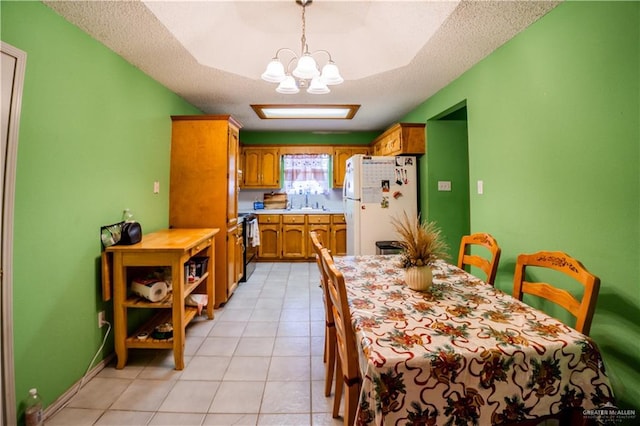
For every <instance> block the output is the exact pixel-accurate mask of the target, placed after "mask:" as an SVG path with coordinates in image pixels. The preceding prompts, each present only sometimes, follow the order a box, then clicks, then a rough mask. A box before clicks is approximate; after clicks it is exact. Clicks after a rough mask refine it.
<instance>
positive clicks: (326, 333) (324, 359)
mask: <svg viewBox="0 0 640 426" xmlns="http://www.w3.org/2000/svg"><path fill="white" fill-rule="evenodd" d="M328 350H329V327H327V326H325V327H324V353H323V354H322V362H324V363H326V362H327V358H328V357H327V351H328Z"/></svg>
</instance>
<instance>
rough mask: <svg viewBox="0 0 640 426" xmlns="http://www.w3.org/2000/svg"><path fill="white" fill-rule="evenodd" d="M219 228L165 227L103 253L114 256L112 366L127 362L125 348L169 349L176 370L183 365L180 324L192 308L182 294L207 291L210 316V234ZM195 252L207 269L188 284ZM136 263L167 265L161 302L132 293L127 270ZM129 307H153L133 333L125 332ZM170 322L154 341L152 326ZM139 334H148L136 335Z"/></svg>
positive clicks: (212, 244)
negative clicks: (169, 331) (167, 284)
mask: <svg viewBox="0 0 640 426" xmlns="http://www.w3.org/2000/svg"><path fill="white" fill-rule="evenodd" d="M218 231H219V230H218V229H206V228H203V229H166V230H163V231H158V232H153V233H150V234H146V235H144V236H143V237H142V241H140V242H139V243H137V244H133V245H115V246H111V247H108V248H107V249H106V252H107V253H108V254H110V255H111V256H112V257H113V261H112V271H113V322H114V345H115V351H116V355H117V358H118V360H117V364H116V368H118V369H121V368H124V366H125V365H126V364H127V357H128V351H129V349H130V348H137V349H172V350H173V358H174V362H175V368H176V370H182V369H183V368H184V345H185V327H186V326H187V324H188V323H189V322H190V321H191V320H192V319H193V318H194V317H195V316H196V314H197V308H196V307H192V306H185V298H186V297H187V296H188V295H189V294H192V293H203V294H206V295H207V307H206V313H207V316H208V317H209V319H213V316H214V312H213V306H214V287H215V286H214V274H213V273H212V271H214V270H215V269H216V265H215V240H216V239H218V238H215V235H216V234H217V233H218ZM194 256H198V257H208V258H209V260H208V267H207V272H205V273H204V274H202V276H201V277H199V278H197V279H196V280H195V281H193V282H189V281H187V279H186V277H185V264H186V263H187V262H188V261H189V259H191V258H192V257H194ZM140 267H169V268H170V269H171V283H172V291H171V292H170V293H169V294H168V295H167V296H166V297H165V298H164V299H162V300H160V301H158V302H151V301H148V300H146V299H143V298H141V297H138V296H136V295H135V294H132V293H131V292H130V290H129V282H130V281H131V280H133V279H134V278H136V277H135V276H134V275H133V273H132V274H129V272H130V271H135V270H136V269H137V268H140ZM134 308H144V309H154V310H157V314H156V315H154V316H153V317H152V318H151V319H150V320H149V321H147V322H146V323H144V324H143V325H142V326H141V327H139V328H138V329H137V330H136V331H135V332H133V333H132V334H130V335H129V334H128V331H129V326H128V315H129V311H130V310H131V309H134ZM164 323H171V324H172V326H173V336H172V337H170V338H167V339H156V338H154V336H152V332H153V331H154V329H155V327H156V326H157V325H160V324H164ZM142 333H146V335H147V336H148V337H146V338H139V336H141V334H142Z"/></svg>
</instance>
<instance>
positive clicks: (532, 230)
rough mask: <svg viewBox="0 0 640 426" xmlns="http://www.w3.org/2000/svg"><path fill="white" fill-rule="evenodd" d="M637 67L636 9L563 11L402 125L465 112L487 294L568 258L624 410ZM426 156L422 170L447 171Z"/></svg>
mask: <svg viewBox="0 0 640 426" xmlns="http://www.w3.org/2000/svg"><path fill="white" fill-rule="evenodd" d="M639 64H640V3H639V2H565V3H562V4H560V5H559V6H558V7H557V8H555V9H554V10H553V11H551V12H550V13H549V14H547V15H546V16H545V17H544V18H542V19H541V20H539V21H538V22H537V23H535V24H534V25H532V26H531V27H529V28H528V29H527V30H525V31H524V32H522V33H521V34H520V35H518V36H517V37H515V38H514V39H513V40H511V41H509V42H508V43H506V44H505V45H504V46H502V47H500V48H499V49H498V50H496V51H495V52H494V53H493V54H491V55H490V56H489V57H487V58H486V59H485V60H483V61H482V62H480V63H479V64H477V65H476V66H475V67H473V68H472V69H471V70H469V71H468V72H466V73H465V74H463V75H462V76H461V77H460V78H458V79H457V80H455V81H454V82H452V83H451V84H449V85H448V86H447V87H445V88H444V89H442V90H441V91H440V92H439V93H437V94H436V95H435V96H433V97H431V98H429V99H428V100H426V101H425V102H424V103H423V104H422V105H420V106H419V107H418V108H416V109H415V110H414V111H412V112H411V113H409V114H408V115H407V116H405V117H404V118H403V121H409V122H420V121H421V122H427V120H429V119H431V118H433V117H436V116H438V115H439V114H441V113H442V112H443V111H446V110H447V109H450V108H451V107H452V106H454V105H458V104H460V103H461V102H463V101H466V105H467V113H468V138H469V142H468V143H469V185H470V187H471V194H470V224H471V231H472V232H479V231H486V232H490V233H491V234H493V235H494V236H495V237H496V238H497V240H498V242H499V243H500V245H501V246H502V249H503V251H502V259H501V262H500V269H499V272H498V277H497V280H496V287H498V288H500V289H503V290H505V291H506V292H508V293H511V291H512V287H513V281H512V280H513V270H514V265H515V259H516V257H517V255H518V254H519V253H531V252H535V251H538V250H562V251H565V252H567V253H569V254H571V255H573V256H575V257H577V258H579V259H581V260H582V262H583V263H584V264H585V265H586V266H587V268H589V269H590V270H591V271H592V272H593V273H595V274H597V275H598V276H599V277H600V278H601V280H602V285H601V289H600V296H599V298H598V305H597V309H596V314H595V318H594V324H593V327H592V331H591V336H592V337H593V338H594V340H595V341H596V342H597V343H598V345H599V346H600V348H601V349H602V351H603V352H604V357H605V363H606V366H607V368H608V370H609V373H610V377H611V379H612V381H613V383H614V387H615V392H616V393H617V397H618V399H619V400H620V402H621V405H623V406H627V407H629V406H633V407H635V408H636V409H639V408H640V402H639V401H640V370H639V369H638V366H639V365H640V323H639V322H638V320H637V319H638V318H639V317H640V201H639V200H640V173H639V170H640V142H639V141H640V106H639V104H640V78H639V76H640V65H639ZM428 126H429V123H428ZM427 135H428V141H427V148H428V150H429V148H430V147H431V145H432V142H433V141H432V140H431V132H430V131H429V127H427ZM427 155H428V156H429V157H430V158H429V160H428V161H429V166H431V165H432V164H434V163H437V162H438V161H440V158H442V161H443V162H445V163H446V162H447V161H448V160H447V156H446V155H445V154H438V153H437V152H433V153H432V152H431V151H430V150H429V151H428V154H427ZM436 155H437V156H438V157H439V158H436ZM423 176H424V175H423ZM432 178H434V176H431V174H429V175H428V177H427V179H432ZM477 180H483V181H484V195H478V194H477V193H476V191H475V185H476V181H477ZM423 183H425V182H423ZM426 183H427V184H426V185H423V189H422V197H421V200H422V206H423V209H424V208H427V205H426V201H425V200H430V198H428V195H429V194H430V190H429V193H427V188H432V187H433V185H434V183H433V182H431V181H429V182H426ZM565 319H567V320H568V318H565ZM636 421H637V419H636Z"/></svg>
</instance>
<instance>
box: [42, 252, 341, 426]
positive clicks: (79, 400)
mask: <svg viewBox="0 0 640 426" xmlns="http://www.w3.org/2000/svg"><path fill="white" fill-rule="evenodd" d="M318 280H319V278H318V269H317V266H316V264H315V263H259V264H258V265H257V267H256V271H255V272H254V274H253V275H252V276H251V278H250V279H249V281H247V282H246V283H241V284H240V285H239V286H238V288H237V289H236V291H235V293H234V295H233V296H232V297H231V299H230V300H229V302H227V303H226V304H225V306H223V307H222V308H220V309H217V310H216V311H215V319H214V320H213V321H209V320H207V319H206V317H204V316H202V317H198V318H196V319H195V320H194V321H193V322H192V323H191V324H189V326H188V327H187V338H186V345H185V368H184V370H182V371H176V370H174V368H173V367H174V364H173V353H172V352H171V351H169V350H130V351H129V362H128V363H127V366H126V367H125V368H124V369H122V370H116V369H115V368H114V366H113V365H110V366H108V367H106V368H105V369H103V370H102V371H101V372H100V373H98V375H97V376H96V377H94V378H93V379H92V380H91V381H89V382H88V383H86V384H85V386H84V387H83V388H82V389H81V390H80V391H79V392H78V394H77V395H75V397H74V398H73V399H72V400H71V401H70V402H69V403H68V404H67V405H66V406H65V408H63V409H62V410H60V411H59V412H58V413H56V414H55V415H54V416H52V417H51V418H50V419H48V420H47V422H46V424H47V425H65V426H71V425H171V426H174V425H299V426H303V425H332V426H333V425H335V426H338V425H342V419H341V418H340V419H333V418H332V417H331V406H332V404H333V396H331V397H329V398H326V397H325V396H324V392H323V389H324V371H325V370H324V368H325V367H324V363H323V362H322V351H323V339H324V320H323V318H324V308H323V304H322V303H323V302H322V291H321V289H320V288H319V286H318Z"/></svg>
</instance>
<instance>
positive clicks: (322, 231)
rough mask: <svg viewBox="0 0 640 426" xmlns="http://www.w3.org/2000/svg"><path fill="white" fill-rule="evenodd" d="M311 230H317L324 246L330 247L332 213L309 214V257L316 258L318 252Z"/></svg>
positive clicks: (307, 241) (307, 242)
mask: <svg viewBox="0 0 640 426" xmlns="http://www.w3.org/2000/svg"><path fill="white" fill-rule="evenodd" d="M311 232H315V233H316V234H317V235H318V238H319V239H320V242H321V243H322V245H323V246H324V247H327V248H330V247H331V243H330V238H331V215H328V214H310V215H308V216H307V240H306V244H307V259H315V256H316V253H315V250H314V249H313V245H312V244H313V243H312V242H311V237H310V235H311Z"/></svg>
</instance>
